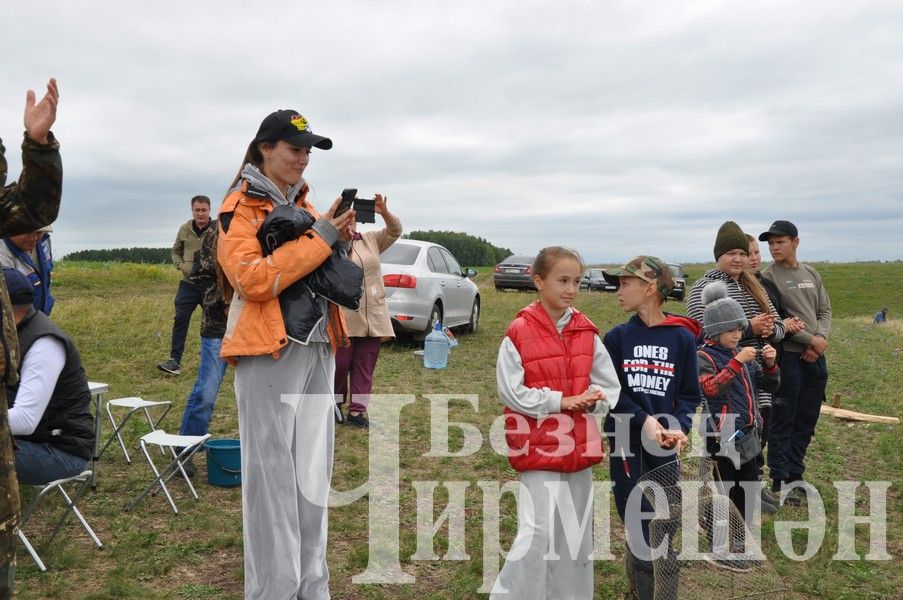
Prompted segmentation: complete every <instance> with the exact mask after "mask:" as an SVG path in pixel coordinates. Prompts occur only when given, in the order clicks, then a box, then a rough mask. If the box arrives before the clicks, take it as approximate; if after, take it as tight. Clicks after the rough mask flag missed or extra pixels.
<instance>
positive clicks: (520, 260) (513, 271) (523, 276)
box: [492, 255, 536, 290]
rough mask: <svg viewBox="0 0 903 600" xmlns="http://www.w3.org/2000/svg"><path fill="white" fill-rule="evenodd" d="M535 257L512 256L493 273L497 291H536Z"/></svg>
mask: <svg viewBox="0 0 903 600" xmlns="http://www.w3.org/2000/svg"><path fill="white" fill-rule="evenodd" d="M534 260H536V257H535V256H518V255H511V256H509V257H508V258H506V259H505V260H503V261H502V262H500V263H499V264H497V265H495V269H493V271H492V282H493V283H494V284H495V289H497V290H504V289H514V290H535V289H536V286H534V285H533V261H534Z"/></svg>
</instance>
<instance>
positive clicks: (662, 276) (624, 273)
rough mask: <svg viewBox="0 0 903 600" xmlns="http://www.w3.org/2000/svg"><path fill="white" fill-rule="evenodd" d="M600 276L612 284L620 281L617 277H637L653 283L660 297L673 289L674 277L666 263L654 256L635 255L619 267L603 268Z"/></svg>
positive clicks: (666, 295) (665, 295)
mask: <svg viewBox="0 0 903 600" xmlns="http://www.w3.org/2000/svg"><path fill="white" fill-rule="evenodd" d="M602 276H603V277H604V278H605V281H607V282H608V283H610V284H612V285H618V284H619V283H620V280H619V279H618V278H619V277H639V278H640V279H642V280H643V281H648V282H649V283H654V284H655V287H656V288H658V291H659V293H660V294H661V295H662V297H664V298H667V297H668V294H670V293H671V290H673V289H674V278H673V277H671V269H669V268H668V265H667V264H665V262H664V261H663V260H662V259H660V258H656V257H655V256H637V257H634V258H633V259H631V260H630V261H628V262H627V264H626V265H624V266H623V267H621V268H620V269H603V270H602Z"/></svg>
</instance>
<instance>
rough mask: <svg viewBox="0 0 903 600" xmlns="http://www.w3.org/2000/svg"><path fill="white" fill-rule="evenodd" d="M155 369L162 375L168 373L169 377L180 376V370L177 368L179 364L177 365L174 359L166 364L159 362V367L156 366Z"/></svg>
mask: <svg viewBox="0 0 903 600" xmlns="http://www.w3.org/2000/svg"><path fill="white" fill-rule="evenodd" d="M157 368H158V369H160V370H161V371H163V372H164V373H169V374H170V375H181V374H182V370H181V369H180V368H179V363H177V362H176V359H174V358H170V359H169V360H167V361H166V362H161V363H160V364H159V365H157Z"/></svg>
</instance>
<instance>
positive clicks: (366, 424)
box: [345, 412, 370, 429]
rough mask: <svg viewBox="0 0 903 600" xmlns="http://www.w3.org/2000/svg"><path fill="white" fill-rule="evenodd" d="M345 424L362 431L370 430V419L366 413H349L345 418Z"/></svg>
mask: <svg viewBox="0 0 903 600" xmlns="http://www.w3.org/2000/svg"><path fill="white" fill-rule="evenodd" d="M345 422H346V423H348V424H349V425H351V426H353V427H360V428H361V429H370V419H368V418H367V415H366V414H364V413H353V412H349V413H348V416H347V417H345Z"/></svg>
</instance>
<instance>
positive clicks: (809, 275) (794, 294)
mask: <svg viewBox="0 0 903 600" xmlns="http://www.w3.org/2000/svg"><path fill="white" fill-rule="evenodd" d="M762 276H763V277H765V278H767V279H770V280H771V281H773V282H774V283H775V285H777V287H778V290H780V292H781V298H782V299H783V300H784V304H785V305H786V307H787V312H788V313H790V314H791V315H793V316H795V317H799V318H800V319H802V320H803V321H805V323H806V328H805V329H804V330H802V331H799V332H797V333H794V334H793V335H791V336H787V337H785V338H784V350H786V351H787V352H802V351H804V350H805V349H806V347H807V346H808V345H809V343H810V342H811V341H812V336H813V335H819V336H821V337H823V338H825V339H827V338H828V334H830V333H831V300H830V298H828V293H827V291H825V286H824V284H823V283H822V280H821V275H819V274H818V271H816V270H815V269H814V268H812V267H810V266H809V265H806V264H803V263H797V266H796V267H794V268H789V267H785V266H783V265H779V264H777V263H772V264H770V265H768V267H766V269H765V270H764V271H763V272H762Z"/></svg>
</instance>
